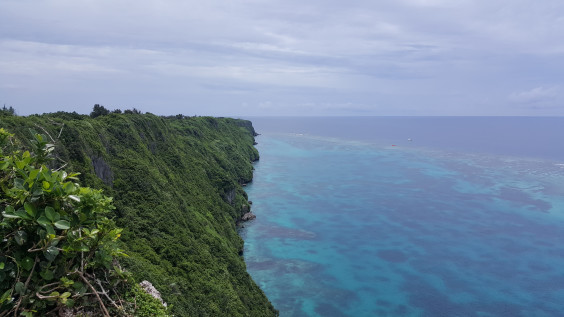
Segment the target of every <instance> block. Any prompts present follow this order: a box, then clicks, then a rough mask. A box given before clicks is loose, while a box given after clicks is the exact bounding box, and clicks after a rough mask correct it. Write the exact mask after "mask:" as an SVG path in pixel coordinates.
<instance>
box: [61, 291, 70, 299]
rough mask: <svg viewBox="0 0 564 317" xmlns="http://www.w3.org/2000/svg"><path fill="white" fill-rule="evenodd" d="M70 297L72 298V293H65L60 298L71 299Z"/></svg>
mask: <svg viewBox="0 0 564 317" xmlns="http://www.w3.org/2000/svg"><path fill="white" fill-rule="evenodd" d="M70 296H71V293H70V292H64V293H62V294H61V296H60V297H61V298H69V297H70Z"/></svg>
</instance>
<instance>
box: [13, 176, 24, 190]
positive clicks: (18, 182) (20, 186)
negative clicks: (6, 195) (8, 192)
mask: <svg viewBox="0 0 564 317" xmlns="http://www.w3.org/2000/svg"><path fill="white" fill-rule="evenodd" d="M23 185H24V180H23V179H21V178H16V179H14V187H15V188H17V189H24V186H23Z"/></svg>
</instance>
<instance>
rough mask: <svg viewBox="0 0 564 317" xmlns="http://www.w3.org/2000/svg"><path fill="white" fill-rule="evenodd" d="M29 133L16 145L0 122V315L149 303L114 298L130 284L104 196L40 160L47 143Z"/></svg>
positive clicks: (128, 309)
mask: <svg viewBox="0 0 564 317" xmlns="http://www.w3.org/2000/svg"><path fill="white" fill-rule="evenodd" d="M32 136H33V139H32V140H30V142H31V144H32V147H33V149H32V150H33V151H32V152H29V151H25V152H22V151H18V150H15V149H14V146H13V142H12V141H13V140H12V137H13V134H10V133H8V132H7V131H6V130H4V129H3V128H0V180H1V181H0V187H1V190H2V191H1V192H0V204H1V208H2V217H1V218H0V239H2V243H1V244H0V251H1V252H0V294H1V296H0V316H7V315H11V314H12V312H13V315H14V316H47V315H55V314H59V313H60V314H66V313H70V314H72V313H78V312H90V313H95V314H100V315H104V316H109V315H110V312H111V313H112V315H122V316H127V315H130V314H135V315H140V313H141V312H142V311H144V310H146V309H148V308H149V307H152V306H154V303H150V302H149V301H143V305H141V306H137V307H136V306H132V305H129V304H128V303H126V305H125V307H124V305H123V303H124V302H122V301H121V300H120V296H119V295H120V293H123V292H124V291H125V290H128V289H129V290H132V291H133V290H135V288H136V287H138V286H137V285H136V284H133V283H132V282H131V281H129V282H128V280H127V278H128V274H127V273H126V272H124V271H123V270H122V269H121V267H120V266H119V263H118V262H116V261H115V260H116V257H118V256H123V255H124V254H123V252H122V250H120V249H119V247H118V245H117V239H118V238H119V237H120V235H121V231H122V229H119V228H116V226H115V224H114V222H113V221H112V220H111V219H109V218H108V215H109V214H110V213H111V211H112V209H113V208H114V207H113V206H112V204H111V202H112V199H111V198H109V197H106V196H104V195H103V194H102V191H101V190H93V189H91V188H88V187H81V186H80V185H79V184H78V183H76V182H75V181H77V178H76V177H77V176H78V174H76V173H74V174H68V173H66V172H65V171H56V170H52V169H50V168H48V167H47V166H46V165H45V164H46V163H48V162H49V161H50V159H51V157H50V156H51V155H50V154H51V153H52V152H53V150H54V146H53V144H50V143H48V142H47V140H48V139H47V136H45V135H41V134H34V133H32ZM143 296H144V297H146V296H149V297H151V296H150V295H148V294H146V295H143ZM143 296H135V298H137V297H139V298H142V297H143ZM135 298H134V299H135ZM151 298H152V297H151ZM116 302H117V303H116ZM153 302H155V301H153ZM110 304H112V305H113V306H112V307H110V308H109V309H108V308H107V305H110ZM157 305H161V304H160V303H159V302H157ZM138 308H142V310H139V309H138ZM161 310H164V312H163V313H161V314H160V315H159V316H165V315H166V314H165V313H166V309H165V308H164V307H163V306H162V305H161ZM157 315H158V314H153V316H157Z"/></svg>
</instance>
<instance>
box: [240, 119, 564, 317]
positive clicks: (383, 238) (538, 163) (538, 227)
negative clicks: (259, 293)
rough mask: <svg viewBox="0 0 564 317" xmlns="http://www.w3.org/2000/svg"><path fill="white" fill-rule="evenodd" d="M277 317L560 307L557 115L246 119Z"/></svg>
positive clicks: (563, 227) (555, 312) (562, 131)
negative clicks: (256, 155)
mask: <svg viewBox="0 0 564 317" xmlns="http://www.w3.org/2000/svg"><path fill="white" fill-rule="evenodd" d="M248 119H250V120H251V121H253V125H254V127H255V129H256V131H257V132H258V133H260V134H261V135H260V136H258V137H257V138H256V140H257V142H258V145H257V148H258V150H259V152H260V156H261V158H260V161H258V162H257V163H256V164H255V171H254V180H253V182H252V183H250V184H248V185H247V187H246V191H247V193H248V195H249V199H250V200H252V201H253V205H252V211H253V212H254V213H255V214H256V215H257V218H256V219H255V220H253V221H250V222H247V223H245V224H244V228H240V231H239V233H240V235H241V236H242V237H243V239H244V240H245V249H244V257H245V262H246V263H247V268H248V271H249V273H250V274H251V276H252V277H253V279H254V280H255V281H256V282H257V284H258V285H259V286H260V287H261V289H262V290H263V291H264V292H265V293H266V295H267V296H268V298H269V299H270V300H271V301H272V303H273V304H274V305H275V307H276V308H277V309H279V311H280V316H282V317H286V316H324V317H325V316H329V317H330V316H394V317H395V316H429V317H439V316H448V317H453V316H464V317H466V316H481V317H486V316H487V317H490V316H508V317H517V316H524V317H530V316H539V317H542V316H564V142H563V138H564V118H539V117H343V118H335V117H325V118H312V117H305V118H288V117H276V118H275V117H271V118H258V117H257V118H248Z"/></svg>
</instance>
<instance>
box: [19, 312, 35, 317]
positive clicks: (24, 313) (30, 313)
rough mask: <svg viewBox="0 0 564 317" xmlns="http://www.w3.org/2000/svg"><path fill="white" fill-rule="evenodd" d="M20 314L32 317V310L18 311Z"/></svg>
mask: <svg viewBox="0 0 564 317" xmlns="http://www.w3.org/2000/svg"><path fill="white" fill-rule="evenodd" d="M20 316H24V317H33V312H30V311H23V312H21V313H20Z"/></svg>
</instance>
